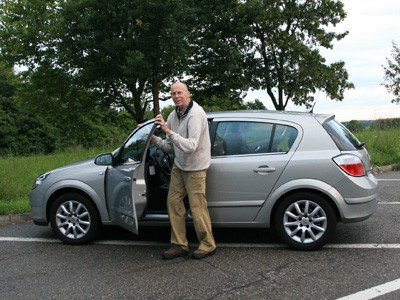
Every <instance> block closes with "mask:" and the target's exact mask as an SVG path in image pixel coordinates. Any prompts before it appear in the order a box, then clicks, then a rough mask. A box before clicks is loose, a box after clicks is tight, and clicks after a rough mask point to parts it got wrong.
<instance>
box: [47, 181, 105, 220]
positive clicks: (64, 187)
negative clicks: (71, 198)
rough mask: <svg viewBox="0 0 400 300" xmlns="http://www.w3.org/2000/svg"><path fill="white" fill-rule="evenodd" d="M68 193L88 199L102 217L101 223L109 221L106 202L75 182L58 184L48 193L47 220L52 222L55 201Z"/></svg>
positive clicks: (82, 184)
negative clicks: (51, 215) (52, 209)
mask: <svg viewBox="0 0 400 300" xmlns="http://www.w3.org/2000/svg"><path fill="white" fill-rule="evenodd" d="M66 193H77V194H79V195H81V196H83V197H85V198H87V199H88V200H89V201H90V202H91V203H92V204H93V206H94V207H95V209H96V211H97V214H98V215H99V217H100V220H101V222H104V221H108V220H109V215H108V212H107V209H106V206H105V205H106V204H105V201H103V200H102V199H101V198H100V197H99V195H98V194H97V193H96V192H95V191H94V190H93V189H92V188H91V187H90V186H88V185H86V184H84V183H82V182H80V181H78V182H75V181H73V180H71V181H67V182H58V183H57V184H56V185H54V186H53V187H52V188H50V189H49V190H48V192H47V194H48V195H47V203H46V219H47V221H49V220H50V210H51V206H52V205H53V203H54V201H55V200H56V199H57V198H58V197H60V196H61V195H63V194H66Z"/></svg>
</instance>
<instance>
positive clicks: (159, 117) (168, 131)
mask: <svg viewBox="0 0 400 300" xmlns="http://www.w3.org/2000/svg"><path fill="white" fill-rule="evenodd" d="M155 123H156V124H157V125H160V127H161V130H162V131H164V132H165V133H166V134H168V135H169V134H171V131H172V130H171V129H169V128H168V127H167V125H166V124H165V121H164V118H163V116H162V115H161V114H158V115H157V116H156V122H155Z"/></svg>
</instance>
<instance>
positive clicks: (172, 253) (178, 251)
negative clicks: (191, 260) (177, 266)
mask: <svg viewBox="0 0 400 300" xmlns="http://www.w3.org/2000/svg"><path fill="white" fill-rule="evenodd" d="M188 254H189V253H188V252H187V251H186V250H183V249H182V247H181V246H178V245H176V244H172V247H171V248H169V249H168V250H167V251H165V252H164V253H163V254H162V257H163V258H165V259H173V258H177V257H184V256H187V255H188Z"/></svg>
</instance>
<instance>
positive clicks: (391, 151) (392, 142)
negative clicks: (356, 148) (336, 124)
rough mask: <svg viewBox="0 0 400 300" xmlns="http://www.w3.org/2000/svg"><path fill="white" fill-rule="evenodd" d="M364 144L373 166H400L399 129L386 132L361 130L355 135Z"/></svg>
mask: <svg viewBox="0 0 400 300" xmlns="http://www.w3.org/2000/svg"><path fill="white" fill-rule="evenodd" d="M355 136H356V137H357V139H358V140H359V141H360V142H365V147H366V148H367V150H368V152H369V154H370V155H371V163H372V165H373V166H385V165H391V164H400V128H394V129H387V130H368V129H367V130H363V131H360V132H357V133H355Z"/></svg>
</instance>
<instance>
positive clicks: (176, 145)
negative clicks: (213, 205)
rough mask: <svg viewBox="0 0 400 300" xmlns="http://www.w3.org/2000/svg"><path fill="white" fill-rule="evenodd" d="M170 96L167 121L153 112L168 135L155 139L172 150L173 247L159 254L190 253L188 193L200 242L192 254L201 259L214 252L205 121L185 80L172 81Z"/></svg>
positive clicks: (170, 202)
mask: <svg viewBox="0 0 400 300" xmlns="http://www.w3.org/2000/svg"><path fill="white" fill-rule="evenodd" d="M171 96H172V100H173V101H174V103H175V105H176V108H175V110H174V111H173V112H172V113H171V114H170V115H169V116H168V119H167V122H165V121H164V119H163V117H162V115H161V114H159V115H157V116H156V121H155V123H156V124H157V125H160V127H161V130H162V131H163V132H165V133H166V135H167V138H166V139H165V140H163V139H161V138H160V137H156V138H155V139H154V143H155V144H156V146H157V147H159V148H160V149H161V150H163V151H164V152H167V153H174V154H175V161H174V165H173V167H172V171H171V181H170V188H169V193H168V200H167V206H168V215H169V219H170V222H171V244H172V247H171V248H170V249H169V250H167V251H165V252H164V253H163V254H162V256H163V257H164V258H165V259H172V258H177V257H183V256H187V255H188V253H189V252H188V251H189V246H188V241H187V238H186V224H185V212H186V209H185V205H184V203H183V199H184V198H185V196H186V195H188V198H189V204H190V208H191V213H192V215H193V222H194V228H195V230H196V235H197V239H198V240H199V242H200V246H199V248H198V249H197V250H196V251H194V252H193V254H192V257H193V258H197V259H202V258H206V257H208V256H210V255H213V254H215V249H216V246H215V241H214V237H213V234H212V230H211V220H210V215H209V212H208V208H207V200H206V197H205V192H206V172H207V169H208V167H209V166H210V159H211V153H210V152H211V143H210V136H209V132H208V122H207V118H206V114H205V112H204V110H203V109H202V108H201V106H200V105H198V104H197V103H196V102H194V101H193V100H191V99H190V92H189V91H188V88H187V86H186V84H184V83H182V82H176V83H174V84H173V85H172V87H171Z"/></svg>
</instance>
